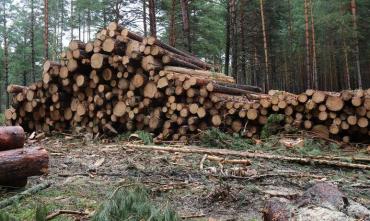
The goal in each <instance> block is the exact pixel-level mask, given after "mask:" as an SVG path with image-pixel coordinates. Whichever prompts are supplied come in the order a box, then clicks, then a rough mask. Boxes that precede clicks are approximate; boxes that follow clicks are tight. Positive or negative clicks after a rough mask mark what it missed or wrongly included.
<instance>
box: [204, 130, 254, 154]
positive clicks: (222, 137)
mask: <svg viewBox="0 0 370 221" xmlns="http://www.w3.org/2000/svg"><path fill="white" fill-rule="evenodd" d="M200 142H201V144H202V145H203V146H206V147H212V148H225V149H235V150H245V149H250V148H252V146H253V144H252V141H251V140H249V139H245V138H242V137H240V135H239V134H234V135H229V134H226V133H224V132H222V131H220V130H219V129H218V128H211V129H209V130H206V131H204V132H203V133H202V134H201V136H200Z"/></svg>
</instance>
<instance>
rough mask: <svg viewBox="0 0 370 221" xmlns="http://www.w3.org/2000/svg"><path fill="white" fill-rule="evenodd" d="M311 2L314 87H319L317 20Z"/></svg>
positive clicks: (311, 0) (311, 2) (311, 1)
mask: <svg viewBox="0 0 370 221" xmlns="http://www.w3.org/2000/svg"><path fill="white" fill-rule="evenodd" d="M310 4H311V13H310V14H311V33H312V75H313V87H314V89H316V90H317V89H318V87H319V86H318V85H319V82H318V77H317V60H316V37H315V22H314V17H313V0H310Z"/></svg>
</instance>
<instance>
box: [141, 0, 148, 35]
mask: <svg viewBox="0 0 370 221" xmlns="http://www.w3.org/2000/svg"><path fill="white" fill-rule="evenodd" d="M142 1H143V26H144V36H145V37H146V36H147V35H148V28H147V22H146V0H142Z"/></svg>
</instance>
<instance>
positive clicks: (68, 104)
mask: <svg viewBox="0 0 370 221" xmlns="http://www.w3.org/2000/svg"><path fill="white" fill-rule="evenodd" d="M43 68H44V72H43V78H42V81H40V82H36V83H33V84H31V85H30V86H28V87H25V86H17V85H11V86H9V87H8V92H9V93H13V94H14V96H13V104H12V108H10V109H8V110H7V111H6V112H5V117H6V120H7V123H8V124H11V125H22V126H23V127H25V128H26V129H27V130H30V131H34V130H37V131H45V132H49V131H51V130H58V131H65V130H68V129H76V128H85V129H86V130H87V131H88V132H92V133H113V134H116V133H121V132H124V131H135V130H146V131H149V132H152V133H153V134H155V136H156V137H157V138H158V139H163V140H165V139H170V140H181V141H187V140H188V138H189V137H190V136H189V135H191V134H197V133H199V131H201V130H206V129H208V128H209V127H219V128H221V129H222V130H224V131H226V132H233V133H240V134H241V135H242V136H246V137H255V136H258V132H259V131H260V129H261V128H262V126H263V125H265V124H266V123H267V119H268V116H269V115H271V114H274V113H280V114H284V116H285V121H284V122H285V127H286V128H287V129H288V128H291V127H301V128H306V129H308V130H314V131H319V132H320V133H322V134H324V135H325V136H329V135H332V136H333V137H338V138H340V139H343V140H344V141H346V142H348V141H350V138H352V137H354V138H355V137H356V136H357V135H358V134H363V135H366V136H362V137H366V138H367V137H368V134H369V131H368V128H369V127H368V119H369V118H370V98H369V97H370V90H367V91H364V90H357V91H344V92H341V93H331V92H323V91H314V90H307V91H306V92H305V93H302V94H300V95H294V94H290V93H287V92H280V91H270V92H269V94H261V93H260V92H261V90H260V88H258V87H253V86H246V85H238V84H235V81H234V79H233V78H232V77H229V76H225V75H224V74H222V73H217V72H214V71H212V68H213V67H212V65H210V64H207V63H205V62H204V61H202V60H200V59H198V58H196V57H194V56H193V55H191V54H189V53H186V52H183V51H180V50H178V49H176V48H173V47H171V46H169V45H167V44H165V43H163V42H161V41H159V40H158V39H156V38H153V37H142V36H139V35H137V34H135V33H133V32H130V31H128V30H127V29H124V28H123V27H121V26H119V25H117V24H116V23H114V22H112V23H110V24H109V25H108V26H107V27H106V28H105V29H103V30H101V31H100V32H99V33H97V35H96V39H95V40H94V41H92V42H88V43H86V44H85V43H83V42H81V41H76V40H74V41H72V42H71V43H70V44H69V49H68V50H67V51H65V52H63V53H62V54H61V62H60V63H57V62H52V61H46V62H45V64H44V66H43ZM352 135H353V136H352Z"/></svg>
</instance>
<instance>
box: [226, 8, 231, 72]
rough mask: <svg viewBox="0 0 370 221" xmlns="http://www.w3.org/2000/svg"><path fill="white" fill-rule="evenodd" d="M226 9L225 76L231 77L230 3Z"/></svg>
mask: <svg viewBox="0 0 370 221" xmlns="http://www.w3.org/2000/svg"><path fill="white" fill-rule="evenodd" d="M226 4H227V6H226V8H227V14H226V47H225V75H227V76H228V75H229V65H230V40H231V39H230V34H231V33H230V26H231V25H230V20H231V19H230V18H231V12H230V1H226Z"/></svg>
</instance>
